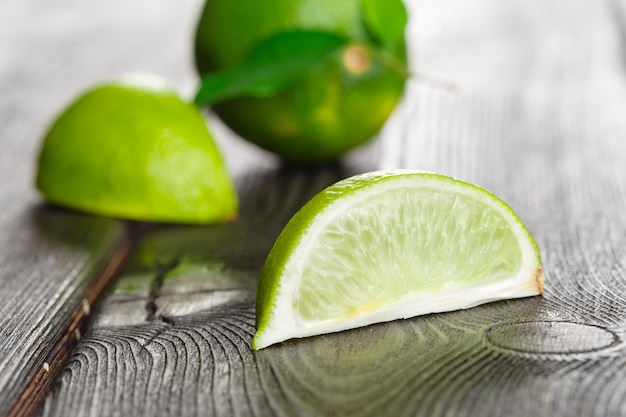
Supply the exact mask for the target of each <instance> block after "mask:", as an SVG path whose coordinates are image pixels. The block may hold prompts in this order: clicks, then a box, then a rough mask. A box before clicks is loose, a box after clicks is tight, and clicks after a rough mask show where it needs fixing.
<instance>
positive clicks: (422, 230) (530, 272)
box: [252, 170, 543, 349]
mask: <svg viewBox="0 0 626 417" xmlns="http://www.w3.org/2000/svg"><path fill="white" fill-rule="evenodd" d="M542 290H543V282H542V279H541V257H540V253H539V248H538V247H537V244H536V243H535V241H534V240H533V238H532V236H531V235H530V234H529V232H528V230H527V229H526V227H525V226H524V225H523V224H522V222H521V221H520V220H519V218H518V217H517V216H516V215H515V213H513V211H512V210H511V208H510V207H509V206H508V205H507V204H506V203H504V202H503V201H502V200H500V199H498V198H497V197H496V196H494V195H493V194H491V193H489V192H488V191H486V190H484V189H483V188H480V187H478V186H476V185H472V184H469V183H466V182H463V181H459V180H456V179H453V178H450V177H447V176H443V175H438V174H432V173H423V172H415V171H404V170H398V171H385V172H372V173H368V174H363V175H358V176H355V177H352V178H348V179H346V180H343V181H340V182H338V183H336V184H334V185H332V186H330V187H328V188H327V189H326V190H324V191H322V192H321V193H319V194H318V195H317V196H315V197H314V198H313V199H312V200H311V201H309V202H308V203H307V204H306V205H305V206H304V207H303V208H302V209H301V210H300V211H299V212H298V213H297V214H296V215H295V216H294V217H293V218H292V219H291V220H290V221H289V223H288V224H287V226H286V227H285V229H284V230H283V232H282V233H281V235H280V236H279V237H278V240H277V241H276V243H275V245H274V247H273V248H272V250H271V252H270V254H269V256H268V258H267V261H266V263H265V266H264V268H263V271H262V273H261V278H260V281H259V288H258V294H257V332H256V334H255V336H254V338H253V341H252V347H253V348H254V349H261V348H264V347H266V346H268V345H271V344H273V343H277V342H281V341H283V340H287V339H291V338H296V337H306V336H312V335H317V334H322V333H328V332H336V331H341V330H346V329H350V328H355V327H359V326H365V325H368V324H372V323H377V322H384V321H391V320H396V319H400V318H408V317H413V316H416V315H420V314H428V313H434V312H443V311H451V310H457V309H462V308H469V307H473V306H476V305H479V304H483V303H487V302H490V301H495V300H501V299H508V298H518V297H527V296H532V295H537V294H541V292H542Z"/></svg>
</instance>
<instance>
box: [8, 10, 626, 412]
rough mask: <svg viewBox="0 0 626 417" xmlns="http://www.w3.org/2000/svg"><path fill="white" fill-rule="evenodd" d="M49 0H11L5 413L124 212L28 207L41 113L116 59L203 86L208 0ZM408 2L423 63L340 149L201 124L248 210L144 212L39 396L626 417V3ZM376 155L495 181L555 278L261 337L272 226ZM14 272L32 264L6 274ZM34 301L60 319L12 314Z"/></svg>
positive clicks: (199, 405) (416, 55)
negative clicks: (255, 348)
mask: <svg viewBox="0 0 626 417" xmlns="http://www.w3.org/2000/svg"><path fill="white" fill-rule="evenodd" d="M45 4H46V5H45V6H42V4H41V3H37V2H35V1H34V0H31V1H21V2H17V1H15V0H11V1H8V2H6V1H5V2H4V3H2V4H0V46H1V47H0V75H1V77H0V91H1V92H2V95H1V96H0V106H1V107H0V109H1V110H0V121H1V123H0V129H1V130H0V132H1V136H0V143H1V144H2V149H3V150H5V149H8V151H7V152H6V153H0V158H1V161H2V165H0V169H1V173H2V177H3V178H2V189H1V190H0V193H1V194H0V204H1V205H2V211H0V213H2V214H0V230H1V231H2V233H1V234H0V248H2V252H0V259H2V262H1V263H0V272H2V275H1V276H0V279H2V280H3V281H2V286H1V287H0V288H1V290H0V297H2V305H0V309H2V313H3V315H2V319H1V320H3V323H4V320H6V317H13V319H12V320H13V322H14V323H17V322H19V324H20V326H17V325H13V326H14V327H9V329H10V330H11V331H10V332H8V333H7V332H6V331H5V327H6V325H5V327H3V333H2V334H3V335H6V336H5V338H4V339H3V340H0V348H1V349H2V350H1V351H0V352H2V356H0V384H1V385H0V388H1V389H0V400H1V401H0V405H1V406H2V407H3V408H0V414H5V413H7V412H8V410H10V409H11V404H12V403H11V402H10V401H13V400H14V399H15V398H17V397H19V393H20V392H21V390H22V389H23V387H27V386H32V382H29V381H31V380H32V378H29V376H28V375H29V374H31V373H32V372H33V371H34V370H35V369H38V367H40V366H42V365H41V363H42V361H43V360H44V358H45V354H46V353H45V352H46V351H45V349H42V348H41V347H40V345H38V344H37V343H36V342H35V340H36V337H37V335H38V334H39V333H37V332H42V331H43V330H44V328H45V330H46V331H47V332H49V334H50V335H51V336H50V337H52V338H53V339H54V338H57V339H59V338H60V333H59V330H58V329H61V328H63V326H66V324H64V323H63V320H60V321H56V322H55V321H54V320H53V319H51V318H50V317H54V316H55V315H54V314H51V312H52V313H54V311H57V310H56V309H58V308H59V307H58V305H57V304H56V303H52V302H49V303H47V304H46V303H42V302H41V300H45V299H46V298H43V297H45V296H46V295H47V294H52V295H53V296H55V297H61V296H65V297H67V298H68V299H69V300H70V301H68V303H69V304H70V305H73V304H76V303H79V302H80V295H79V294H80V292H81V291H82V290H83V289H84V288H85V286H86V285H88V284H85V283H86V282H89V279H91V278H87V277H91V275H93V274H92V272H93V270H94V269H93V268H92V269H90V268H87V267H86V265H94V262H96V260H100V259H101V258H102V256H105V257H106V256H108V255H107V254H108V252H107V251H109V250H111V248H112V246H111V244H112V242H115V241H116V239H120V235H121V229H120V228H121V226H120V224H119V223H116V222H114V221H109V220H106V219H97V218H92V217H88V216H81V215H78V214H75V213H71V212H66V211H60V210H56V209H52V208H49V207H42V206H40V205H39V204H38V199H37V197H36V195H35V194H34V193H33V191H32V190H31V188H30V176H31V171H32V167H33V162H32V161H33V155H34V152H35V149H36V144H37V140H38V134H39V133H40V131H41V130H43V128H44V126H45V123H46V120H47V118H49V117H51V116H52V114H54V112H55V111H56V110H57V109H58V108H59V107H60V106H61V105H62V104H63V103H64V102H66V101H67V100H68V99H69V98H70V97H71V96H72V94H74V93H75V92H76V91H79V89H80V88H81V87H82V86H84V85H87V84H89V83H90V82H93V80H96V79H98V78H102V77H105V76H108V75H111V74H115V73H118V72H123V71H128V70H138V69H143V70H152V71H156V72H159V73H161V74H164V75H166V76H169V77H170V78H172V79H174V81H175V82H177V83H178V85H180V86H181V89H182V90H183V92H187V93H189V92H190V91H191V90H192V89H193V85H194V82H195V77H194V74H193V71H192V68H191V65H190V60H191V58H190V51H191V47H190V39H191V33H192V30H193V24H194V22H195V16H196V14H197V12H198V9H199V7H200V4H199V3H198V2H184V3H179V2H174V1H166V0H161V1H158V2H155V1H148V0H141V1H137V2H132V5H129V4H128V2H123V1H121V0H116V1H112V2H95V1H92V0H90V1H81V2H78V1H70V0H65V1H55V2H46V3H45ZM408 5H409V7H410V10H411V25H410V30H409V36H410V41H411V53H412V59H413V67H414V69H416V70H417V71H418V72H419V73H423V74H425V75H424V76H418V77H416V78H415V79H414V80H412V81H411V83H410V85H409V87H408V89H407V94H406V100H405V102H404V103H403V105H402V106H401V107H400V108H399V109H398V111H397V112H396V114H395V115H394V118H393V119H392V120H391V121H390V123H389V124H388V125H387V126H386V128H385V130H384V131H383V132H382V134H381V137H380V138H379V140H378V141H377V142H375V143H373V144H372V145H371V146H369V147H367V148H365V149H363V150H360V151H358V152H356V153H354V154H352V155H351V156H350V157H348V158H347V159H346V160H345V161H344V162H343V163H341V164H338V165H335V166H328V167H323V168H319V169H314V170H300V169H294V168H290V169H289V168H281V167H280V166H279V164H278V162H277V161H276V159H274V158H273V157H271V156H269V155H267V154H265V153H263V152H260V151H257V150H255V149H254V148H253V147H251V146H249V145H247V144H245V143H243V142H242V141H240V140H239V139H237V138H234V137H232V136H231V135H230V134H229V132H228V131H227V130H226V129H225V128H224V127H223V126H221V125H220V124H219V123H218V122H216V121H214V120H211V121H212V127H213V129H214V131H215V133H216V135H217V136H218V139H219V142H220V144H221V146H222V148H223V149H224V152H225V156H226V159H227V161H228V164H229V169H230V170H231V171H232V172H233V174H234V176H235V177H236V179H237V188H238V191H239V194H240V197H241V202H242V204H241V206H242V212H241V215H240V219H239V220H238V221H237V222H236V223H231V224H226V225H218V226H207V227H180V226H171V225H170V226H150V227H149V230H148V231H147V232H146V234H145V236H144V238H143V239H142V240H141V242H140V243H139V245H138V247H137V249H136V251H135V252H134V255H133V257H132V259H131V261H130V262H129V264H128V265H127V266H126V268H125V269H124V271H123V272H122V274H121V276H120V278H119V279H118V281H117V282H116V284H115V287H114V288H113V290H112V291H111V292H110V294H109V296H108V297H107V298H106V300H105V301H104V302H103V303H102V304H101V305H100V306H99V307H98V308H97V309H95V311H93V314H92V319H91V323H90V327H89V330H88V331H87V332H86V333H84V334H83V335H82V338H81V340H80V342H79V343H78V345H77V346H76V348H75V349H74V351H73V353H72V355H71V357H70V358H69V360H68V362H67V364H66V365H65V368H64V369H63V371H62V373H61V374H60V377H59V378H58V379H57V380H56V383H55V385H54V387H53V389H52V391H51V392H50V393H49V395H48V396H47V398H46V399H45V401H44V402H43V403H42V404H41V407H40V408H39V409H38V411H37V415H42V416H71V415H75V416H89V415H94V416H95V415H163V416H165V415H218V416H234V415H238V416H245V415H258V416H265V415H272V416H273V415H312V416H317V415H354V416H362V415H372V416H374V415H406V416H409V415H420V416H422V415H423V416H431V415H437V416H445V415H447V416H461V415H468V416H469V415H475V416H487V415H493V416H500V415H519V416H528V415H533V416H535V415H537V416H539V415H543V416H583V415H584V416H613V415H626V400H625V397H626V353H625V352H624V343H623V340H624V338H625V337H626V319H625V313H626V296H625V290H626V210H624V206H625V204H626V190H625V186H626V164H625V162H626V145H624V143H623V141H624V138H626V60H625V59H624V51H625V50H626V49H625V48H626V37H625V36H624V34H625V33H626V32H625V28H626V23H625V22H626V13H625V5H624V3H623V2H620V1H618V0H610V1H609V0H606V1H597V0H580V1H577V2H571V1H566V0H549V1H539V0H532V1H522V0H507V1H505V2H503V1H499V0H470V1H467V2H462V4H461V3H459V2H453V1H451V0H438V1H427V0H410V2H409V3H408ZM42 7H43V8H42ZM34 28H37V29H38V30H35V29H34ZM426 75H427V76H426ZM379 167H380V168H391V167H409V168H418V169H427V170H433V171H438V172H442V173H445V174H450V175H454V176H458V177H460V178H463V179H466V180H469V181H473V182H476V183H478V184H481V185H483V186H485V187H487V188H488V189H490V190H491V191H493V192H495V193H496V194H497V195H499V196H501V197H503V198H504V199H505V200H506V201H507V202H509V203H510V205H511V206H512V207H513V208H514V209H515V210H516V211H517V213H518V214H519V215H520V217H521V218H522V219H523V220H524V221H525V223H526V224H527V226H528V227H529V229H530V231H531V232H532V233H533V234H534V236H535V237H536V238H537V241H538V243H539V245H540V247H541V249H542V252H543V257H544V270H545V280H546V288H545V289H546V294H545V296H544V297H534V298H529V299H522V300H513V301H504V302H498V303H494V304H490V305H485V306H480V307H477V308H474V309H471V310H465V311H458V312H451V313H445V314H436V315H429V316H424V317H417V318H414V319H410V320H404V321H397V322H393V323H387V324H380V325H374V326H369V327H366V328H362V329H356V330H352V331H348V332H342V333H337V334H330V335H324V336H320V337H315V338H309V339H304V340H297V341H289V342H286V343H283V344H281V345H278V346H274V347H271V348H268V349H265V350H262V351H259V352H252V351H251V350H250V345H249V343H250V338H251V335H252V333H253V332H254V292H255V287H256V279H257V277H258V272H259V270H260V268H261V266H262V264H263V261H264V258H265V255H266V254H267V252H268V250H269V248H270V247H271V245H272V243H273V240H274V239H275V237H276V236H277V234H278V233H279V232H280V230H281V228H282V226H283V225H284V224H285V222H286V221H287V220H288V218H289V216H290V215H291V214H292V213H293V212H294V211H295V210H297V209H298V208H299V207H300V206H301V205H302V204H303V203H304V202H305V201H306V200H307V199H308V198H309V197H310V196H311V195H313V194H314V193H315V192H316V191H318V190H320V189H321V188H322V187H324V186H325V185H327V184H329V183H331V182H333V181H335V180H337V179H339V178H343V177H346V176H348V175H351V174H353V173H356V172H360V171H366V170H371V169H375V168H379ZM87 231H89V232H87ZM83 235H88V236H90V237H88V238H83ZM48 240H49V242H48ZM77 241H78V242H77ZM59 242H62V243H59ZM40 245H41V246H40ZM38 248H41V249H38ZM37 254H43V255H39V256H37ZM54 261H56V263H55V262H54ZM96 263H97V262H96ZM5 271H6V272H5ZM20 271H22V273H23V274H24V275H23V276H27V277H30V278H29V279H30V281H28V280H26V279H24V280H15V279H14V278H12V277H14V276H16V274H18V273H19V272H20ZM44 272H45V274H46V278H47V280H45V281H44V280H42V279H41V277H40V278H39V281H35V279H36V277H37V276H41V275H43V274H44ZM64 274H66V275H67V274H69V276H70V277H72V278H71V279H70V280H69V281H71V282H72V283H73V284H67V283H68V281H67V280H66V281H63V280H62V278H61V277H62V276H63V275H64ZM20 276H22V275H20ZM55 277H57V278H55ZM55 279H56V281H55ZM15 282H17V283H18V284H19V285H21V287H20V286H15V285H14V286H7V285H6V283H15ZM33 282H45V285H46V287H45V288H37V289H36V290H37V291H35V292H34V293H33V291H31V288H32V287H30V285H34V284H30V283H33ZM65 285H70V287H72V285H73V287H72V289H70V290H68V288H69V287H66V286H65ZM59 293H60V294H61V295H58V294H59ZM67 294H70V295H69V296H68V295H67ZM38 297H39V298H38ZM16 311H19V315H16ZM33 311H35V312H36V314H38V315H40V316H41V317H44V321H43V322H42V323H45V324H46V326H42V325H34V324H32V322H27V321H24V320H23V319H20V317H24V315H28V314H34V313H33ZM63 311H65V310H63ZM20 320H21V321H20ZM29 326H30V327H29ZM66 327H67V326H66ZM13 329H16V330H13ZM29 330H30V331H29ZM20 337H21V338H22V339H19V340H22V343H21V344H20V345H18V344H17V343H16V342H17V340H18V338H20ZM21 346H25V347H26V349H25V350H24V349H21ZM5 352H13V353H12V355H13V356H8V355H7V354H5ZM18 354H19V356H15V355H18Z"/></svg>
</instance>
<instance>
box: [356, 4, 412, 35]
mask: <svg viewBox="0 0 626 417" xmlns="http://www.w3.org/2000/svg"><path fill="white" fill-rule="evenodd" d="M361 12H362V13H363V21H364V23H365V27H366V28H367V31H368V32H369V34H370V36H372V37H373V38H374V40H375V41H377V42H378V43H379V44H381V45H382V46H394V45H398V44H399V43H402V42H403V39H404V29H405V28H406V23H407V20H408V17H407V13H406V9H405V7H404V3H403V2H402V0H361Z"/></svg>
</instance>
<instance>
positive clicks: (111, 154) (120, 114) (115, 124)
mask: <svg viewBox="0 0 626 417" xmlns="http://www.w3.org/2000/svg"><path fill="white" fill-rule="evenodd" d="M36 185H37V188H38V189H39V190H40V192H41V193H42V194H43V196H44V197H45V198H46V199H47V200H48V201H50V202H52V203H55V204H59V205H62V206H66V207H70V208H73V209H77V210H82V211H86V212H90V213H94V214H99V215H104V216H111V217H119V218H125V219H133V220H146V221H164V222H178V223H209V222H217V221H223V220H226V219H228V218H232V217H235V216H236V213H237V197H236V194H235V191H234V188H233V185H232V181H231V179H230V176H229V175H228V172H227V171H226V167H225V165H224V163H223V161H222V158H221V155H220V153H219V150H218V148H217V146H216V144H215V142H214V140H213V137H212V136H211V134H210V133H209V131H208V130H207V126H206V124H205V120H204V118H203V117H202V115H201V113H200V111H199V110H198V108H196V107H195V106H194V105H192V104H189V103H186V102H184V101H183V100H181V99H180V98H179V96H178V95H177V94H176V92H175V91H174V90H173V89H171V88H170V87H169V84H168V83H167V82H166V81H165V80H163V79H162V78H160V77H157V76H152V75H134V76H132V77H126V78H122V79H119V80H114V81H110V82H106V83H103V84H101V85H98V86H96V87H94V88H92V89H90V90H89V91H87V92H85V93H84V94H83V95H81V96H80V97H79V98H78V99H77V100H76V101H75V102H74V103H72V104H71V105H70V106H69V107H68V108H67V109H66V110H65V111H64V112H63V113H62V114H61V115H60V116H59V117H58V119H57V120H56V121H55V122H54V123H53V125H52V127H51V128H50V130H49V131H48V133H47V135H46V137H45V138H44V142H43V145H42V148H41V153H40V156H39V164H38V172H37V179H36Z"/></svg>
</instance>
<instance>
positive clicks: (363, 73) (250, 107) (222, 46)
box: [195, 0, 406, 163]
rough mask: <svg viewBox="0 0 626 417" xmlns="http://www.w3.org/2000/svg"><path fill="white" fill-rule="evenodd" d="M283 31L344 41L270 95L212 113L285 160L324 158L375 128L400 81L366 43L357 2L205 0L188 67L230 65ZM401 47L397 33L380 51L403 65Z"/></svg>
mask: <svg viewBox="0 0 626 417" xmlns="http://www.w3.org/2000/svg"><path fill="white" fill-rule="evenodd" d="M291 30H322V31H327V32H330V33H334V34H337V35H340V36H344V37H346V38H348V39H349V40H350V44H349V45H348V46H347V47H346V48H345V50H344V51H343V52H342V53H340V54H337V56H336V57H335V59H334V60H333V61H332V62H330V63H328V64H326V65H322V66H318V67H314V68H311V70H310V71H309V72H307V73H306V74H305V75H303V76H302V77H301V78H300V79H299V80H298V81H297V82H296V83H295V84H294V85H292V86H290V87H289V88H287V89H286V90H284V91H283V92H281V93H279V94H278V95H276V96H273V97H241V98H236V99H231V100H227V101H224V102H222V103H219V104H217V105H216V106H215V107H214V110H215V112H216V113H217V114H218V116H219V117H220V118H221V119H222V120H223V121H224V122H225V123H226V125H228V126H229V127H230V128H231V129H232V130H233V131H234V132H236V133H237V134H239V135H240V136H241V137H243V138H245V139H247V140H249V141H251V142H253V143H255V144H257V145H258V146H260V147H262V148H265V149H267V150H269V151H272V152H275V153H276V154H278V155H280V156H281V157H282V158H284V159H286V160H288V161H292V162H300V163H303V162H304V163H317V162H323V161H327V160H332V159H335V158H337V157H339V156H340V155H341V154H343V153H344V152H346V151H348V150H350V149H352V148H354V147H356V146H358V145H360V144H362V143H364V142H366V141H367V140H369V139H370V138H372V137H373V136H374V135H375V134H376V133H377V132H378V131H379V130H380V128H381V127H382V125H383V124H384V122H385V121H386V120H387V118H388V116H389V115H390V113H391V111H392V110H393V108H394V107H395V105H396V103H397V102H398V100H399V98H400V96H401V95H402V91H403V88H404V83H405V78H406V74H404V73H402V72H401V71H398V70H397V69H395V68H393V66H390V65H386V64H385V63H384V62H382V61H381V60H380V59H378V57H377V56H376V55H375V54H374V53H373V50H372V48H370V47H369V46H370V45H371V36H370V34H368V31H367V28H366V27H365V26H364V22H363V16H362V9H361V2H360V1H359V0H315V1H313V0H266V1H262V2H261V1H257V0H237V1H232V0H209V1H207V2H206V4H205V6H204V10H203V12H202V15H201V18H200V20H199V23H198V27H197V32H196V39H195V55H196V65H197V68H198V71H199V73H200V74H206V73H210V72H213V71H220V70H224V69H228V68H232V67H233V66H236V65H237V64H239V63H240V62H241V61H242V60H243V59H244V58H245V56H246V54H247V53H248V52H249V51H250V50H251V48H253V47H254V46H255V45H257V44H259V43H260V42H261V41H262V40H264V39H266V38H267V37H269V36H271V35H273V34H276V33H278V32H283V31H291ZM405 49H406V48H405V44H404V38H403V37H401V38H400V39H398V41H397V42H396V43H395V44H393V45H386V50H385V51H384V53H385V54H386V55H387V57H388V58H391V59H392V60H394V61H396V62H399V63H401V64H405V63H406V51H405Z"/></svg>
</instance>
